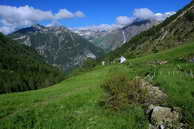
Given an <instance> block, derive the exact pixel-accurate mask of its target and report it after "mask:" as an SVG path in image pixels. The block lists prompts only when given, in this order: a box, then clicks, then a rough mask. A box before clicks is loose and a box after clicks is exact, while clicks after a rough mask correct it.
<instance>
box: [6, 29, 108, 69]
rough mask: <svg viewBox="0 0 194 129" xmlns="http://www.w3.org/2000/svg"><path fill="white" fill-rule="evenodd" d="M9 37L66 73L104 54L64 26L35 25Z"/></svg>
mask: <svg viewBox="0 0 194 129" xmlns="http://www.w3.org/2000/svg"><path fill="white" fill-rule="evenodd" d="M9 37H10V38H12V39H14V40H16V41H18V42H20V43H22V44H25V45H27V46H29V47H32V48H34V49H35V50H37V51H38V53H39V54H40V55H41V56H43V57H44V58H45V60H46V62H47V63H49V64H52V65H53V66H56V67H59V68H60V69H62V70H64V71H66V72H67V71H70V70H71V69H73V68H75V67H77V66H80V65H81V64H83V62H84V61H85V60H86V59H87V58H93V59H96V58H98V57H100V56H102V55H103V53H104V51H103V50H102V49H100V48H98V47H96V46H94V45H93V44H91V43H90V42H89V41H88V40H86V39H84V38H82V37H81V36H79V35H78V34H75V33H73V32H71V31H70V30H69V29H67V28H65V27H62V26H55V27H45V26H42V25H33V26H31V27H28V28H24V29H20V30H18V31H16V32H14V33H12V34H10V35H9Z"/></svg>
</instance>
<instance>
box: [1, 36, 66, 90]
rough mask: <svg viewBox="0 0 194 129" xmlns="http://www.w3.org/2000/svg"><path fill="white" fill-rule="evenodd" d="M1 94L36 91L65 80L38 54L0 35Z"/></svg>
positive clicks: (62, 75)
mask: <svg viewBox="0 0 194 129" xmlns="http://www.w3.org/2000/svg"><path fill="white" fill-rule="evenodd" d="M0 57H1V58H0V93H10V92H19V91H27V90H35V89H39V88H44V87H48V86H50V85H53V84H55V83H57V82H59V81H61V80H62V79H63V78H64V74H63V73H62V72H59V70H58V69H57V68H54V67H52V66H49V65H48V64H46V63H44V61H43V60H44V59H43V58H42V57H40V56H39V55H38V54H37V52H36V51H35V50H33V49H31V48H28V47H26V46H24V45H20V44H18V43H16V42H15V41H12V40H10V39H9V38H7V37H5V36H4V35H3V34H0Z"/></svg>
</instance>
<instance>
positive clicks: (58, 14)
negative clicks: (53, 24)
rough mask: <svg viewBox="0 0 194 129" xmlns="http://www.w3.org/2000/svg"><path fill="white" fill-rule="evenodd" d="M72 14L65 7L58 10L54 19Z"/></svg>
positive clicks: (70, 16)
mask: <svg viewBox="0 0 194 129" xmlns="http://www.w3.org/2000/svg"><path fill="white" fill-rule="evenodd" d="M73 17H74V14H73V13H72V12H70V11H68V10H67V9H61V10H59V12H58V13H57V14H56V15H55V18H56V19H66V18H73Z"/></svg>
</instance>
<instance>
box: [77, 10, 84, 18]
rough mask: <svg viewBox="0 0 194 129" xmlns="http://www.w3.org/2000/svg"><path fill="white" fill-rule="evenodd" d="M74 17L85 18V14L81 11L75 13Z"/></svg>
mask: <svg viewBox="0 0 194 129" xmlns="http://www.w3.org/2000/svg"><path fill="white" fill-rule="evenodd" d="M75 16H77V17H80V18H81V17H85V14H84V13H83V12H82V11H77V12H75Z"/></svg>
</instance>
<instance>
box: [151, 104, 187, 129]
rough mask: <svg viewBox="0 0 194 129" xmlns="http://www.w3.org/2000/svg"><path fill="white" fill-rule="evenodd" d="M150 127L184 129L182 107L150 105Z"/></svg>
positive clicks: (152, 128) (156, 128) (153, 128)
mask: <svg viewBox="0 0 194 129" xmlns="http://www.w3.org/2000/svg"><path fill="white" fill-rule="evenodd" d="M148 113H149V117H150V118H149V119H150V123H151V124H150V125H149V129H183V128H184V124H183V123H181V122H180V121H181V118H182V116H181V109H180V108H169V107H161V106H154V105H150V106H149V107H148Z"/></svg>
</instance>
